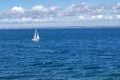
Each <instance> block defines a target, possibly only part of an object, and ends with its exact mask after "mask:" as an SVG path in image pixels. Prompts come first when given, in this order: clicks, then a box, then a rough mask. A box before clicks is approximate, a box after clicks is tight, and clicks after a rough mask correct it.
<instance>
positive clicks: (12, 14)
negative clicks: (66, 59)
mask: <svg viewBox="0 0 120 80" xmlns="http://www.w3.org/2000/svg"><path fill="white" fill-rule="evenodd" d="M112 11H113V12H114V13H120V3H118V4H116V5H114V6H111V7H110V8H109V9H108V7H107V8H106V5H98V6H89V5H88V4H86V3H80V4H72V5H70V6H67V7H66V8H65V9H61V8H60V7H58V6H52V7H49V8H46V7H45V6H42V5H35V6H33V7H32V9H25V8H23V7H20V6H15V7H13V8H11V9H10V10H8V11H3V12H0V22H49V21H54V22H55V21H56V20H60V17H66V16H68V17H71V16H72V19H75V18H76V19H75V20H72V19H71V20H72V21H77V20H78V21H79V20H84V21H85V20H114V19H120V16H119V15H117V16H116V17H113V16H112V15H111V12H112ZM115 15H116V14H115ZM76 16H78V17H76ZM50 17H51V18H50ZM73 17H74V18H73Z"/></svg>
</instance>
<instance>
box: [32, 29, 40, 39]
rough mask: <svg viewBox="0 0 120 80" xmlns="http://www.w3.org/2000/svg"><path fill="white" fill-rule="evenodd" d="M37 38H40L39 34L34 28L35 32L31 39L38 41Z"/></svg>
mask: <svg viewBox="0 0 120 80" xmlns="http://www.w3.org/2000/svg"><path fill="white" fill-rule="evenodd" d="M39 39H40V38H39V34H38V32H37V30H35V33H34V36H33V39H32V41H39Z"/></svg>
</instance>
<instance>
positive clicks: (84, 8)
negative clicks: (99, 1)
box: [65, 3, 90, 14]
mask: <svg viewBox="0 0 120 80" xmlns="http://www.w3.org/2000/svg"><path fill="white" fill-rule="evenodd" d="M89 11H90V7H89V6H88V5H87V4H86V3H81V4H73V5H71V6H69V7H67V8H66V10H65V12H66V13H68V14H77V13H85V12H89Z"/></svg>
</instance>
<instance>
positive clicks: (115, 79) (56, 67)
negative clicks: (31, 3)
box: [0, 28, 120, 80]
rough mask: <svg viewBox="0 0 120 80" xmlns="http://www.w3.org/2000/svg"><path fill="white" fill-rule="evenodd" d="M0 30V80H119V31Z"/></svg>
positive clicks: (97, 29) (102, 29)
mask: <svg viewBox="0 0 120 80" xmlns="http://www.w3.org/2000/svg"><path fill="white" fill-rule="evenodd" d="M37 30H38V33H39V35H40V41H39V42H33V41H31V39H32V38H33V35H34V31H35V30H34V29H1V30H0V80H120V28H69V29H37Z"/></svg>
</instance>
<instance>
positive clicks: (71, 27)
mask: <svg viewBox="0 0 120 80" xmlns="http://www.w3.org/2000/svg"><path fill="white" fill-rule="evenodd" d="M77 28H78V29H88V28H90V29H94V28H95V29H96V28H98V29H101V28H120V26H62V27H27V28H26V27H20V28H15V27H14V28H12V27H10V28H0V29H77Z"/></svg>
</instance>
